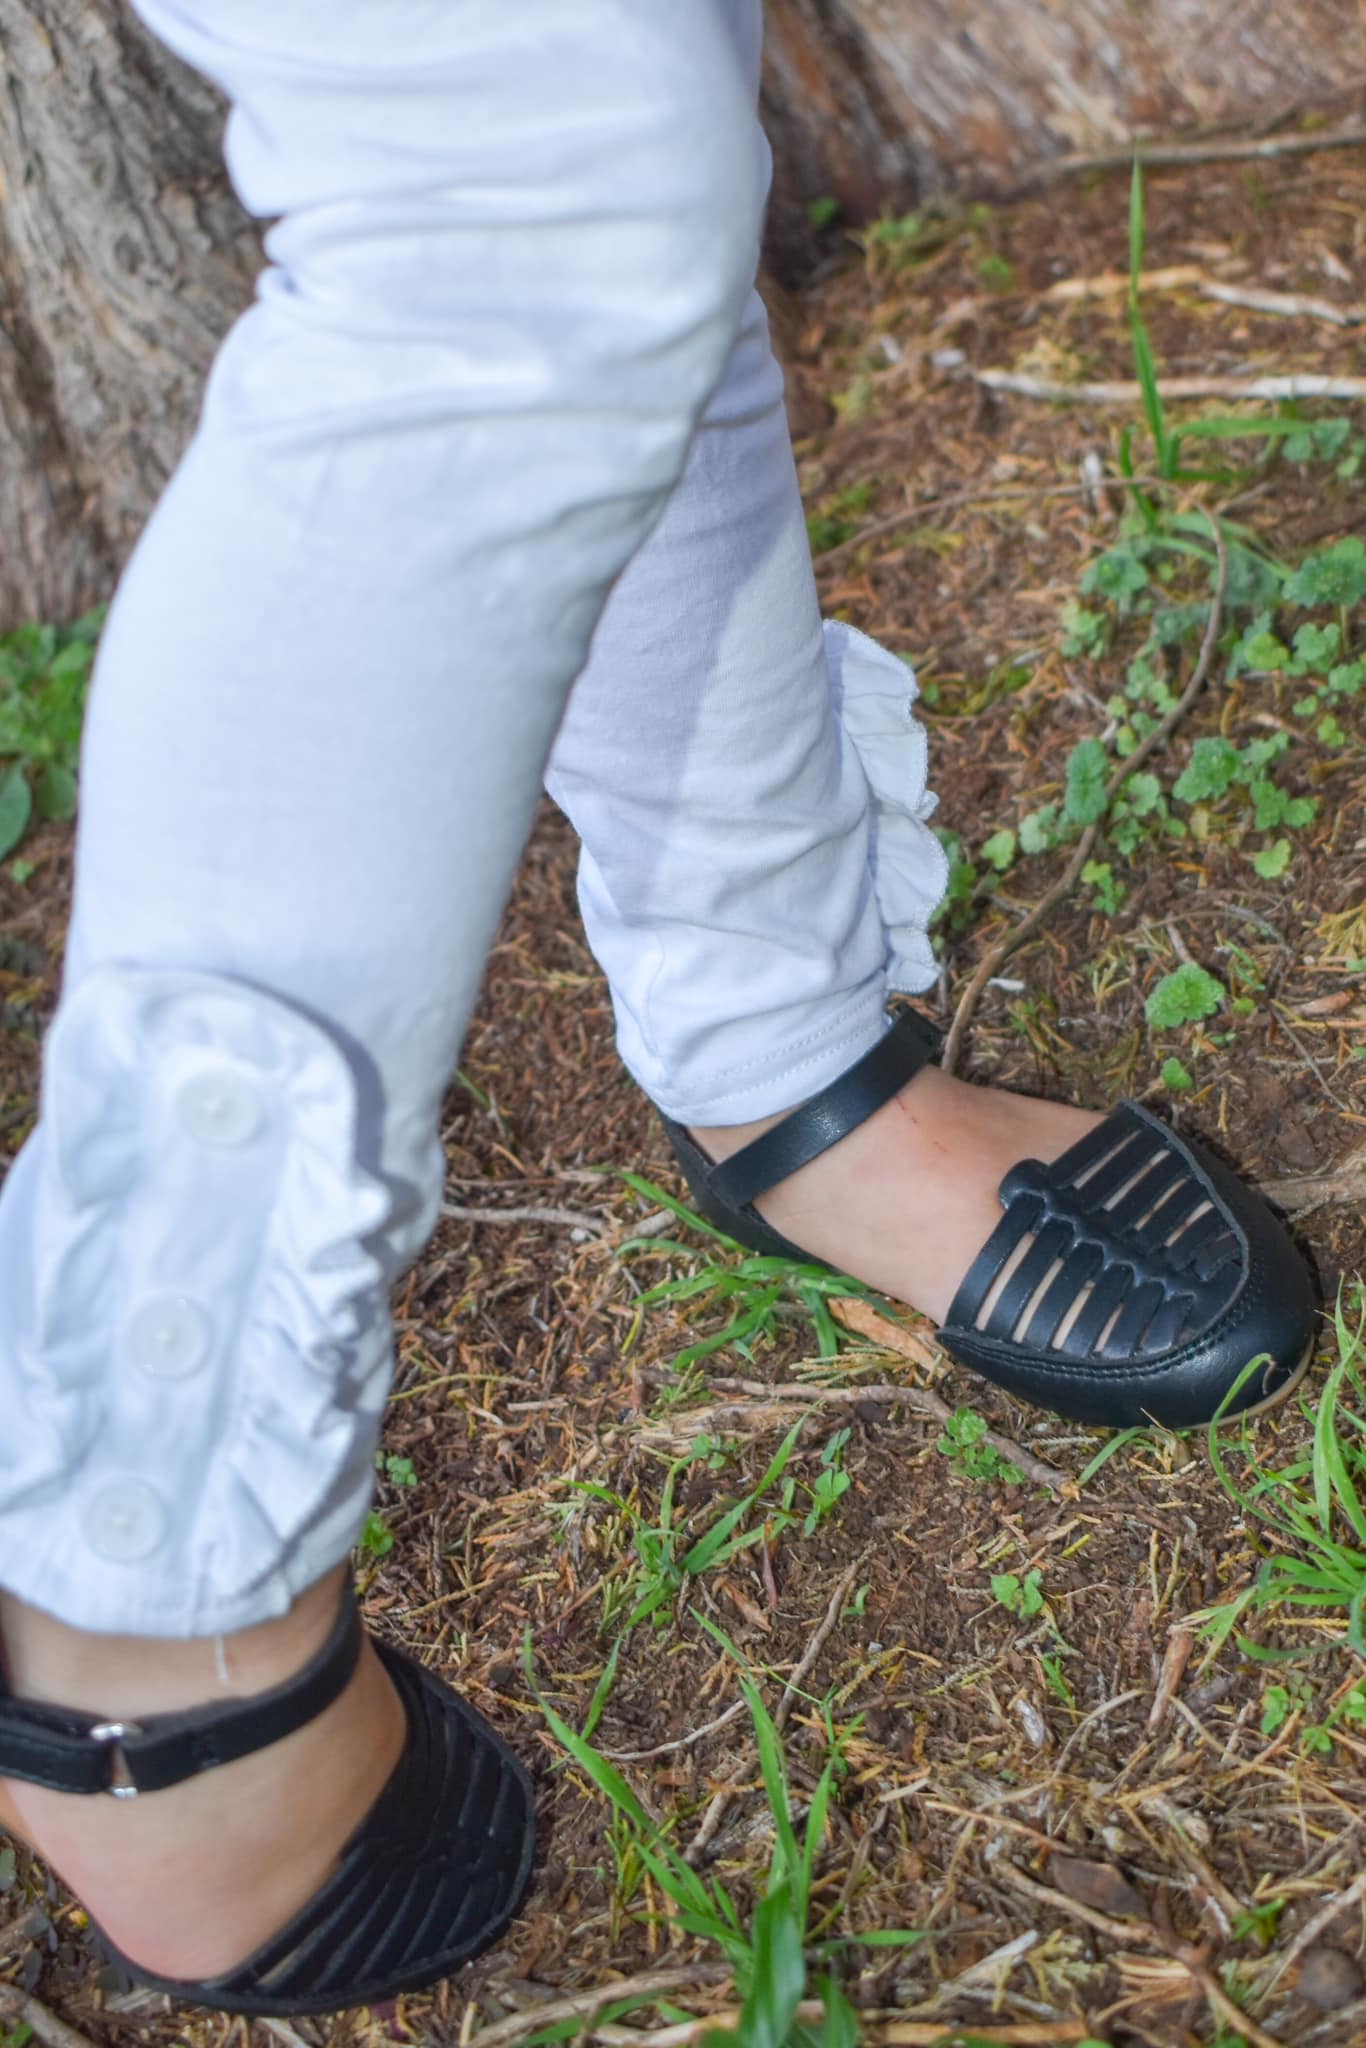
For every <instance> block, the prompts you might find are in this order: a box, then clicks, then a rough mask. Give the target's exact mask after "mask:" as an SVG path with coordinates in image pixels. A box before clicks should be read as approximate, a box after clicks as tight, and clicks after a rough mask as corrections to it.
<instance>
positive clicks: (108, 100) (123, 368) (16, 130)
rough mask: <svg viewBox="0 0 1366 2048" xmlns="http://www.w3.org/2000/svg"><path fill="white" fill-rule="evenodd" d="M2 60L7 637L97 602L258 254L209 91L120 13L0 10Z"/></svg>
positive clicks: (78, 6)
mask: <svg viewBox="0 0 1366 2048" xmlns="http://www.w3.org/2000/svg"><path fill="white" fill-rule="evenodd" d="M282 4H283V0H282ZM0 52H2V53H3V66H4V69H3V77H2V78H0V534H2V535H3V537H4V538H3V547H2V548H0V631H3V630H4V629H5V628H6V627H7V626H10V625H13V624H15V623H16V622H17V621H19V620H20V619H23V618H26V617H38V616H41V617H44V618H55V619H63V618H69V617H71V616H73V615H74V614H75V613H77V612H79V611H82V610H84V609H86V608H87V607H88V606H89V605H90V604H92V603H94V602H96V601H97V600H98V599H102V598H105V597H107V596H108V594H109V590H110V586H111V584H112V582H113V579H114V576H115V575H116V573H117V571H118V569H119V567H120V566H121V565H122V563H123V561H124V559H125V558H126V556H127V553H128V551H129V549H130V547H131V546H132V543H133V541H134V539H135V538H136V536H137V534H138V532H139V530H140V528H141V526H142V524H143V522H144V521H145V519H146V517H147V514H148V512H149V511H150V509H151V507H152V505H153V504H154V502H155V500H156V498H157V495H158V494H159V492H160V490H161V487H162V485H163V484H164V482H165V481H166V478H167V477H168V476H169V474H170V472H171V469H172V468H173V466H174V464H175V462H176V460H177V458H178V457H179V454H180V451H181V449H182V448H183V447H184V445H185V442H186V440H187V439H188V436H189V433H190V431H191V428H192V427H193V423H194V417H195V414H196V412H197V410H198V406H199V398H200V393H201V391H202V388H203V382H204V374H205V371H206V370H207V368H208V365H209V363H210V361H211V359H212V356H213V352H214V349H215V348H216V346H217V344H218V341H219V338H220V337H221V335H222V334H223V332H224V331H225V329H226V328H227V326H228V325H229V323H230V322H231V320H232V318H233V317H234V315H235V314H236V313H237V312H238V311H239V310H240V309H241V307H242V306H243V305H244V304H245V303H246V300H247V299H248V297H249V295H250V290H251V282H252V279H253V277H254V275H255V273H256V271H257V269H258V268H259V264H260V256H259V244H258V236H257V231H256V229H255V227H254V225H253V224H252V223H251V222H250V221H248V220H247V218H246V217H245V215H244V214H243V213H242V212H241V210H240V208H239V207H238V206H237V203H236V201H235V200H234V198H233V196H232V193H231V192H230V190H229V188H228V186H227V182H226V179H225V178H224V175H223V170H222V164H221V158H220V153H219V152H220V142H221V137H222V129H223V110H222V105H221V102H220V100H219V97H218V95H217V93H216V92H215V91H214V90H213V89H212V88H211V87H210V86H209V85H207V84H206V83H205V82H204V81H203V80H202V79H200V78H199V77H198V76H197V75H196V74H195V73H193V72H191V71H188V70H187V69H186V68H185V67H184V66H183V65H182V64H180V63H179V62H178V61H177V60H176V59H175V58H173V57H172V56H170V54H169V53H168V52H167V51H165V50H164V49H163V48H162V46H161V44H159V43H158V42H156V41H155V39H154V38H153V37H151V36H150V35H148V34H147V33H146V31H145V30H144V29H143V28H142V27H141V25H140V23H139V22H138V21H137V20H136V18H135V16H134V15H133V14H132V13H131V11H130V10H129V8H128V7H127V6H126V5H124V4H123V0H0Z"/></svg>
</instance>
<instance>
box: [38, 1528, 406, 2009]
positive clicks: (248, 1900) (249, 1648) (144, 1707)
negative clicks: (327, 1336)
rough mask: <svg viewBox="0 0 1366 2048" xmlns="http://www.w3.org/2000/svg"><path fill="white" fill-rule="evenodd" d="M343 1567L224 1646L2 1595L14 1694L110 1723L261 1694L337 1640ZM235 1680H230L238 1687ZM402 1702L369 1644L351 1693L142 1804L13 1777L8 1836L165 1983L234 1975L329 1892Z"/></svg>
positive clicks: (399, 1743) (400, 1721) (398, 1735)
mask: <svg viewBox="0 0 1366 2048" xmlns="http://www.w3.org/2000/svg"><path fill="white" fill-rule="evenodd" d="M341 1579H342V1572H341V1570H340V1569H339V1570H338V1571H336V1572H332V1573H329V1575H328V1577H327V1578H326V1579H323V1580H320V1581H319V1583H318V1584H317V1585H315V1586H312V1587H310V1588H309V1590H308V1592H307V1593H305V1594H304V1595H303V1596H302V1597H301V1598H300V1599H299V1600H298V1601H297V1602H296V1604H295V1606H294V1607H293V1608H292V1609H291V1610H290V1612H289V1613H288V1614H287V1615H285V1616H283V1617H282V1618H281V1619H280V1620H279V1621H273V1622H267V1623H264V1624H263V1625H262V1626H260V1627H259V1628H253V1629H247V1630H244V1631H243V1632H242V1633H241V1634H239V1635H235V1636H227V1637H225V1638H224V1639H223V1645H222V1649H223V1658H222V1664H221V1665H220V1662H219V1658H218V1654H217V1645H216V1644H215V1643H214V1642H213V1641H212V1640H196V1641H194V1642H156V1641H148V1640H139V1639H138V1638H135V1637H129V1636H101V1635H89V1634H86V1633H84V1632H83V1631H80V1630H76V1629H69V1628H66V1627H64V1626H63V1625H62V1624H61V1623H59V1622H57V1621H55V1620H53V1618H52V1617H51V1616H50V1615H45V1614H41V1613H39V1612H38V1610H37V1609H35V1608H32V1607H27V1606H25V1605H24V1604H23V1603H22V1602H20V1601H18V1600H16V1599H14V1598H13V1597H12V1596H11V1595H8V1594H0V1644H3V1652H4V1659H5V1669H6V1673H7V1678H8V1683H9V1686H10V1689H11V1691H12V1692H14V1693H15V1694H16V1695H18V1696H19V1697H22V1698H28V1699H34V1700H47V1701H49V1702H52V1703H54V1704H59V1705H63V1706H73V1707H81V1708H84V1709H86V1710H88V1711H92V1712H98V1713H101V1714H104V1715H106V1716H107V1717H108V1718H110V1719H114V1720H116V1719H118V1718H119V1717H120V1716H123V1717H125V1718H127V1719H136V1718H137V1716H138V1714H139V1713H142V1714H150V1713H158V1712H167V1711H170V1710H173V1709H175V1708H178V1707H189V1706H199V1705H203V1704H205V1703H207V1702H210V1701H213V1700H215V1699H227V1698H229V1697H231V1696H233V1695H246V1694H250V1693H257V1692H264V1691H265V1690H267V1689H268V1688H269V1687H270V1686H273V1685H277V1684H279V1683H280V1681H281V1680H282V1679H285V1678H288V1677H291V1676H292V1675H293V1674H294V1673H295V1672H296V1671H298V1670H300V1669H301V1668H302V1667H303V1665H304V1664H306V1663H307V1662H308V1660H309V1658H310V1657H311V1656H312V1655H313V1654H314V1652H315V1651H316V1650H318V1649H319V1648H320V1647H321V1645H322V1644H323V1642H324V1641H325V1640H326V1638H327V1635H328V1632H329V1630H330V1629H331V1627H332V1624H333V1621H334V1620H335V1618H336V1612H337V1601H338V1598H339V1593H340V1586H341ZM223 1670H226V1671H227V1673H228V1678H227V1681H226V1683H225V1681H224V1678H223V1675H222V1673H223ZM405 1734H406V1727H405V1719H404V1713H403V1708H402V1706H401V1705H400V1703H399V1700H398V1698H397V1695H396V1694H395V1692H394V1690H393V1687H392V1686H391V1685H390V1683H389V1679H388V1677H387V1675H386V1673H385V1671H384V1668H383V1666H382V1665H381V1663H380V1662H379V1659H378V1658H377V1656H376V1655H375V1652H374V1650H373V1648H372V1647H371V1646H370V1644H369V1643H368V1642H367V1644H366V1645H365V1647H364V1650H363V1652H362V1655H361V1660H360V1664H359V1666H358V1667H357V1670H356V1673H355V1675H354V1677H353V1678H352V1680H351V1683H350V1684H349V1685H348V1686H347V1688H346V1690H345V1692H343V1693H342V1695H341V1697H340V1698H339V1699H336V1700H334V1701H333V1703H332V1705H331V1706H330V1707H329V1708H328V1709H327V1710H326V1712H325V1713H323V1714H320V1715H319V1716H318V1718H317V1720H315V1721H311V1722H310V1723H309V1724H308V1725H307V1727H304V1728H300V1729H298V1730H296V1732H295V1733H294V1734H293V1735H289V1736H286V1737H285V1739H284V1740H283V1741H282V1742H277V1743H275V1744H274V1745H273V1746H272V1747H271V1748H269V1749H263V1750H258V1751H257V1752H256V1753H255V1754H254V1755H252V1756H247V1757H243V1758H241V1759H240V1760H239V1761H238V1762H237V1763H232V1764H225V1765H223V1766H222V1767H221V1768H220V1769H218V1770H213V1771H206V1772H204V1774H203V1775H202V1776H201V1777H198V1778H192V1779H189V1780H188V1781H187V1782H186V1783H184V1784H182V1785H175V1786H172V1787H171V1788H170V1790H169V1791H166V1792H154V1793H145V1794H143V1795H141V1796H140V1797H138V1798H136V1799H107V1798H101V1797H98V1796H96V1797H94V1798H84V1797H79V1796H73V1795H71V1794H69V1793H61V1792H49V1791H46V1790H45V1789H43V1788H42V1787H39V1786H34V1785H25V1784H21V1783H20V1782H19V1781H18V1780H16V1779H0V1826H3V1827H6V1828H8V1829H9V1830H10V1831H11V1832H13V1833H15V1834H18V1835H21V1836H22V1837H23V1838H24V1839H25V1840H26V1841H28V1842H29V1843H30V1844H31V1845H32V1847H33V1848H34V1849H36V1850H37V1851H38V1853H39V1854H40V1855H41V1856H42V1857H43V1858H44V1860H45V1861H46V1862H48V1863H50V1864H51V1865H52V1866H53V1867H54V1868H55V1869H56V1870H57V1871H59V1872H60V1874H61V1876H62V1877H63V1878H64V1879H65V1881H66V1883H67V1884H69V1885H70V1886H71V1888H72V1890H73V1891H74V1892H75V1893H76V1895H77V1896H78V1898H80V1900H81V1901H82V1903H83V1904H84V1905H86V1906H87V1907H88V1908H89V1910H90V1912H91V1913H92V1914H93V1916H94V1918H95V1919H96V1920H97V1921H98V1922H99V1924H100V1925H101V1927H103V1928H104V1929H105V1931H106V1932H107V1933H108V1935H109V1937H110V1939H111V1940H112V1941H113V1942H114V1943H115V1944H116V1945H117V1946H118V1947H119V1948H121V1949H122V1950H123V1951H124V1952H125V1954H126V1955H128V1956H129V1957H130V1958H131V1959H132V1960H133V1961H134V1962H137V1963H140V1964H141V1965H142V1966H143V1967H144V1968H145V1969H147V1970H149V1971H151V1972H152V1973H153V1974H154V1975H157V1976H163V1977H188V1978H204V1977H215V1976H219V1975H221V1974H222V1973H223V1972H225V1971H227V1970H231V1969H232V1968H233V1967H234V1966H235V1965H236V1964H238V1963H241V1962H244V1961H245V1960H246V1958H247V1957H248V1956H249V1955H250V1954H251V1953H252V1952H253V1951H254V1950H255V1949H256V1948H258V1947H259V1946H260V1944H261V1943H262V1942H263V1941H264V1940H265V1939H266V1938H267V1937H268V1936H269V1935H272V1934H274V1933H275V1932H276V1931H277V1930H278V1929H279V1928H281V1927H283V1926H284V1925H285V1923H286V1921H288V1920H289V1919H290V1918H291V1917H292V1916H293V1915H294V1913H296V1912H297V1911H298V1909H299V1908H300V1907H301V1906H302V1905H303V1904H304V1903H305V1902H306V1900H307V1899H309V1898H310V1897H311V1895H312V1894H313V1893H314V1892H315V1891H317V1890H318V1888H319V1886H320V1885H321V1884H322V1883H323V1881H324V1879H325V1878H326V1877H327V1876H328V1874H329V1872H330V1871H331V1869H332V1868H333V1866H334V1865H335V1863H336V1860H337V1853H338V1851H339V1850H340V1849H341V1847H342V1845H343V1844H344V1843H345V1841H346V1840H347V1838H348V1836H350V1835H351V1834H352V1832H353V1831H354V1829H355V1827H356V1825H357V1823H358V1822H359V1821H360V1820H362V1819H363V1818H364V1816H365V1814H366V1813H367V1812H368V1811H369V1809H370V1808H371V1807H372V1806H373V1805H374V1803H375V1801H376V1799H377V1798H378V1797H379V1794H380V1792H381V1791H382V1790H383V1787H384V1784H385V1782H386V1780H387V1779H388V1777H389V1775H390V1773H391V1771H392V1770H393V1768H394V1765H395V1764H396V1763H397V1761H398V1758H399V1755H400V1753H401V1751H402V1748H403V1744H404V1739H405Z"/></svg>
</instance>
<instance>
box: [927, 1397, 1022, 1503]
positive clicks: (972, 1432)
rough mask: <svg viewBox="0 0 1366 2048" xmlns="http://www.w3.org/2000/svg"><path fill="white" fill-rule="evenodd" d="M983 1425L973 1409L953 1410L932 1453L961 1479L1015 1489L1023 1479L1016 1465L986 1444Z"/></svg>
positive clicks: (981, 1419) (985, 1433)
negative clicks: (934, 1451)
mask: <svg viewBox="0 0 1366 2048" xmlns="http://www.w3.org/2000/svg"><path fill="white" fill-rule="evenodd" d="M986 1435H987V1424H986V1420H985V1418H984V1417H983V1416H981V1415H979V1414H978V1412H977V1410H976V1409H975V1408H955V1410H954V1412H953V1414H952V1415H951V1416H950V1417H949V1419H948V1421H947V1422H946V1423H945V1424H944V1428H943V1432H942V1434H941V1435H940V1437H939V1439H938V1441H937V1443H936V1445H935V1449H936V1450H938V1451H940V1452H941V1453H942V1454H943V1456H944V1457H946V1458H947V1459H948V1461H949V1464H950V1465H951V1466H952V1468H953V1470H954V1471H955V1472H957V1473H958V1474H959V1476H960V1478H963V1479H978V1480H986V1481H989V1482H991V1483H992V1484H995V1485H1001V1486H1019V1485H1020V1484H1021V1482H1022V1481H1023V1479H1024V1474H1023V1472H1021V1471H1020V1469H1019V1467H1018V1466H1017V1465H1012V1464H1011V1462H1010V1460H1009V1458H1006V1457H1003V1456H1002V1454H1001V1453H1000V1451H998V1450H997V1449H996V1446H995V1445H994V1444H989V1443H988V1442H987V1441H986Z"/></svg>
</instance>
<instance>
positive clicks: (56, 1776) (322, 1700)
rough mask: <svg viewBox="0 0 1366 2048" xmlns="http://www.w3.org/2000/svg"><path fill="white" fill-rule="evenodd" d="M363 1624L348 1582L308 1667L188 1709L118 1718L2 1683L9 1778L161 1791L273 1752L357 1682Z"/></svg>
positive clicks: (3, 1758) (0, 1760) (1, 1770)
mask: <svg viewBox="0 0 1366 2048" xmlns="http://www.w3.org/2000/svg"><path fill="white" fill-rule="evenodd" d="M361 1640H362V1630H361V1621H360V1615H359V1612H358V1611H357V1608H356V1602H355V1596H354V1594H353V1593H352V1592H351V1591H350V1589H349V1588H348V1590H347V1592H346V1593H345V1595H344V1596H343V1599H342V1603H341V1607H340V1609H339V1610H338V1614H337V1619H336V1621H335V1622H334V1623H333V1626H332V1630H331V1633H330V1634H329V1636H328V1638H327V1641H326V1642H325V1643H324V1644H323V1646H322V1648H321V1649H320V1650H319V1651H318V1652H317V1654H316V1655H315V1656H313V1657H311V1658H310V1659H309V1661H308V1663H307V1664H305V1665H304V1667H303V1669H302V1670H301V1671H298V1672H296V1673H295V1675H294V1677H293V1678H289V1679H286V1680H285V1681H284V1683H283V1684H282V1685H277V1686H274V1687H272V1688H271V1690H270V1691H269V1692H260V1693H254V1694H252V1695H251V1696H250V1697H249V1698H247V1699H234V1700H225V1701H218V1702H214V1703H213V1704H211V1705H208V1706H203V1707H192V1708H190V1709H189V1710H188V1711H186V1712H185V1713H179V1714H147V1715H144V1716H143V1717H142V1719H141V1720H136V1721H135V1720H131V1719H128V1718H127V1717H125V1718H123V1719H121V1720H115V1719H112V1718H109V1717H103V1718H102V1717H101V1716H100V1715H98V1714H89V1713H84V1712H81V1711H78V1710H77V1709H75V1708H67V1707H51V1706H47V1705H45V1704H43V1703H41V1702H39V1701H36V1700H17V1699H14V1698H13V1697H12V1696H11V1695H10V1694H9V1693H8V1692H7V1691H6V1690H5V1689H4V1688H3V1686H0V1778H22V1779H23V1780H24V1781H25V1782H26V1783H27V1784H30V1785H46V1786H47V1787H48V1788H49V1790H51V1791H53V1792H112V1793H113V1794H114V1795H115V1796H116V1797H118V1798H124V1799H130V1798H132V1797H133V1796H134V1795H135V1794H136V1793H139V1792H161V1791H164V1790H165V1789H166V1787H167V1786H168V1785H178V1784H179V1783H180V1782H181V1780H182V1779H184V1778H193V1777H195V1776H197V1775H198V1773H199V1772H200V1771H211V1770H213V1769H215V1768H216V1767H217V1765H219V1764H227V1763H233V1762H234V1761H235V1760H236V1759H237V1758H238V1757H242V1756H249V1755H250V1754H251V1752H252V1751H253V1750H257V1749H267V1748H269V1747H270V1745H271V1744H272V1743H274V1742H280V1741H282V1740H283V1739H284V1737H285V1736H286V1735H292V1734H293V1733H294V1731H295V1729H296V1728H302V1727H304V1725H305V1724H306V1723H307V1722H309V1721H315V1720H316V1719H317V1717H318V1715H319V1714H321V1713H322V1712H323V1711H324V1709H325V1708H327V1707H330V1706H331V1704H332V1702H333V1700H335V1699H336V1698H337V1697H338V1696H339V1694H340V1693H342V1692H343V1691H344V1690H345V1688H346V1686H347V1684H348V1683H349V1681H350V1678H351V1675H352V1673H353V1672H354V1670H355V1668H356V1660H357V1658H358V1657H359V1655H360V1647H361Z"/></svg>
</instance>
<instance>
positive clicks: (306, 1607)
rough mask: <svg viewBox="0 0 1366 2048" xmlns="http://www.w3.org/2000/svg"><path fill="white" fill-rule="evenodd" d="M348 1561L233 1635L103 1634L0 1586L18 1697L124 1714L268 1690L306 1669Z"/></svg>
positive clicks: (1, 1636) (0, 1644)
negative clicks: (283, 1608) (278, 1611)
mask: <svg viewBox="0 0 1366 2048" xmlns="http://www.w3.org/2000/svg"><path fill="white" fill-rule="evenodd" d="M345 1571H346V1567H345V1566H344V1565H339V1566H337V1567H336V1569H335V1570H333V1571H331V1572H329V1573H328V1574H327V1576H326V1577H325V1578H322V1579H319V1580H318V1581H317V1582H316V1583H315V1584H314V1585H312V1586H310V1587H308V1588H307V1590H306V1591H305V1592H303V1593H302V1594H300V1596H299V1598H298V1599H297V1600H296V1601H295V1603H294V1605H293V1606H292V1607H291V1608H290V1609H289V1612H288V1613H287V1614H283V1615H280V1616H278V1617H277V1618H275V1619H273V1620H271V1621H266V1622H260V1623H258V1624H257V1625H256V1626H255V1627H253V1628H248V1629H242V1630H240V1631H239V1632H238V1633H237V1634H235V1635H230V1636H207V1637H195V1638H194V1639H192V1640H189V1641H171V1640H163V1639H161V1638H157V1637H147V1636H120V1635H104V1634H96V1633H93V1632H91V1631H90V1630H86V1629H76V1628H70V1627H68V1626H67V1624H66V1623H65V1622H61V1621H58V1620H57V1619H56V1617H55V1616H54V1615H51V1614H46V1613H44V1612H42V1611H41V1610H40V1609H39V1608H36V1607H30V1606H29V1605H28V1604H27V1603H26V1602H25V1601H22V1600H20V1599H18V1598H17V1597H16V1596H15V1595H14V1594H12V1593H5V1592H3V1591H0V1659H2V1660H3V1668H4V1674H5V1681H6V1683H7V1685H8V1687H9V1689H10V1691H11V1692H12V1693H14V1694H15V1695H16V1696H17V1697H18V1698H21V1699H30V1700H39V1701H46V1702H47V1703H49V1704H50V1705H54V1706H66V1707H80V1708H83V1709H85V1710H86V1711H89V1712H98V1713H103V1714H107V1715H109V1716H111V1717H114V1718H117V1717H118V1716H119V1715H127V1716H132V1715H137V1714H149V1713H166V1712H171V1711H174V1710H176V1709H178V1708H182V1707H191V1706H199V1705H203V1704H207V1703H208V1702H210V1701H212V1700H214V1699H226V1698H231V1697H234V1696H239V1697H240V1696H245V1695H248V1694H251V1693H256V1692H264V1691H266V1690H267V1689H268V1688H269V1687H271V1686H273V1685H278V1684H279V1683H280V1682H281V1681H282V1680H283V1679H286V1678H289V1677H291V1676H292V1675H293V1673H294V1672H296V1671H298V1670H300V1669H301V1668H302V1666H303V1665H304V1664H306V1663H307V1662H308V1660H309V1658H310V1657H311V1656H312V1655H313V1654H314V1652H315V1651H316V1650H318V1649H319V1648H320V1647H321V1645H322V1643H323V1642H324V1641H325V1639H326V1637H327V1635H328V1632H329V1630H330V1629H331V1627H332V1624H333V1622H334V1621H335V1620H336V1615H337V1602H338V1599H339V1598H340V1594H341V1586H342V1581H343V1578H344V1575H345Z"/></svg>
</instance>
